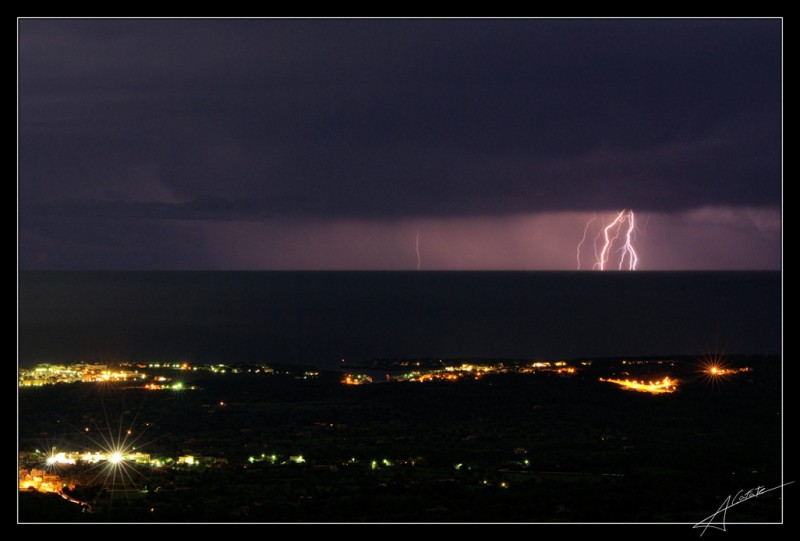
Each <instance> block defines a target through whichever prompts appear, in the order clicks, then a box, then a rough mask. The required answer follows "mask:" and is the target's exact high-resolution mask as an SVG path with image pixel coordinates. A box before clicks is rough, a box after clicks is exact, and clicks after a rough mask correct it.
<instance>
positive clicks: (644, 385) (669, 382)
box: [600, 377, 678, 394]
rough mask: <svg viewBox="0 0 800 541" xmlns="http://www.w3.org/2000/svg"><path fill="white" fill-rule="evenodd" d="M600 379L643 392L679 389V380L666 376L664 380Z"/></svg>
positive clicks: (671, 391) (664, 391)
mask: <svg viewBox="0 0 800 541" xmlns="http://www.w3.org/2000/svg"><path fill="white" fill-rule="evenodd" d="M600 381H605V382H608V383H615V384H617V385H619V386H620V387H622V388H623V389H627V390H629V391H639V392H642V393H650V394H663V393H674V392H675V391H676V390H677V389H678V381H677V380H674V379H670V378H668V377H665V378H664V379H662V380H658V381H648V382H644V381H632V380H629V379H625V380H621V379H611V378H609V379H605V378H600Z"/></svg>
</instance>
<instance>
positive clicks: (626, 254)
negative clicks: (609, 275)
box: [577, 209, 639, 271]
mask: <svg viewBox="0 0 800 541" xmlns="http://www.w3.org/2000/svg"><path fill="white" fill-rule="evenodd" d="M595 217H596V215H595V216H593V217H592V219H591V220H589V221H588V222H587V223H586V227H585V228H584V230H583V238H582V239H581V241H580V243H578V248H577V258H578V269H580V268H581V261H580V254H581V246H582V245H583V243H584V241H585V240H586V234H587V231H588V229H589V225H590V224H591V223H592V222H593V221H594V219H595ZM602 221H603V224H602V225H601V227H600V229H599V231H598V232H597V235H596V236H595V238H594V256H595V262H594V265H593V266H592V269H599V270H601V271H602V270H605V269H606V266H607V265H608V263H609V259H610V258H611V255H612V253H614V250H613V247H614V242H615V241H616V240H617V239H618V238H620V237H622V238H624V239H625V242H624V244H623V246H622V247H621V248H619V250H618V251H619V252H621V253H622V255H621V257H620V260H619V270H622V268H623V266H624V265H625V259H626V258H627V260H628V261H627V269H628V270H636V266H637V265H638V264H639V255H638V254H637V253H636V250H635V249H634V247H633V244H634V242H635V241H636V218H635V216H634V213H633V211H632V210H627V209H623V210H621V211H620V212H619V213H618V214H617V216H616V218H614V220H613V221H612V222H611V223H610V224H608V225H605V220H602ZM626 221H627V222H628V225H627V228H626V229H625V232H624V234H623V224H624V223H625V222H626ZM601 237H602V238H603V242H602V248H601V250H600V253H599V254H598V253H597V241H598V239H600V238H601Z"/></svg>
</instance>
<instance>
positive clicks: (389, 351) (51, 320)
mask: <svg viewBox="0 0 800 541" xmlns="http://www.w3.org/2000/svg"><path fill="white" fill-rule="evenodd" d="M17 300H18V350H17V359H18V364H19V366H32V365H35V364H38V363H64V362H78V361H98V360H99V361H115V360H116V361H143V362H154V361H159V362H173V361H188V362H193V363H240V362H245V363H296V364H310V365H315V366H317V367H319V368H320V369H335V368H337V367H339V366H340V365H341V362H342V360H344V361H345V362H347V363H350V362H354V363H355V362H363V361H369V360H372V359H399V358H425V359H428V358H434V359H435V358H442V359H445V358H447V359H576V358H594V357H610V356H636V355H641V356H653V355H656V356H659V355H664V356H670V355H709V354H711V355H728V354H766V355H774V354H779V353H780V352H781V347H782V330H783V325H782V280H781V273H780V272H777V271H763V272H762V271H751V272H738V271H736V272H731V271H720V272H641V271H636V272H575V271H572V272H424V271H423V272H275V271H269V272H231V271H226V272H95V271H85V272H53V271H51V272H39V271H35V272H34V271H23V272H20V273H19V280H18V297H17Z"/></svg>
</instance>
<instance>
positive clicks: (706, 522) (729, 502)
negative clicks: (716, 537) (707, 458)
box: [692, 481, 794, 537]
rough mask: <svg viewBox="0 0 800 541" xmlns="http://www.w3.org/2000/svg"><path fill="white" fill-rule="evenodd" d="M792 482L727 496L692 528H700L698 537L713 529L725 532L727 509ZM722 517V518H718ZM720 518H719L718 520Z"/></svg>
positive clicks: (759, 487)
mask: <svg viewBox="0 0 800 541" xmlns="http://www.w3.org/2000/svg"><path fill="white" fill-rule="evenodd" d="M792 483H794V481H789V482H788V483H784V484H782V485H778V486H776V487H773V488H764V487H763V486H758V487H756V488H751V489H750V490H748V491H747V492H745V491H744V490H740V491H739V492H737V493H736V495H735V496H728V497H727V498H725V500H724V501H723V502H722V505H720V506H719V509H717V510H716V511H715V512H714V513H712V514H710V515H708V516H707V517H706V518H704V519H703V520H701V521H700V522H698V523H697V524H695V525H694V526H692V528H702V529H703V531H702V532H700V537H702V536H703V534H704V533H706V530H707V529H709V528H713V529H715V530H722V531H723V532H724V531H727V530H726V529H725V528H726V525H725V519H726V517H727V516H728V509H730V508H731V507H733V506H735V505H739V504H740V503H742V502H746V501H747V500H752V499H753V498H758V497H759V496H761V495H763V494H766V493H767V492H772V491H773V490H778V489H779V488H783V487H785V486H786V485H791V484H792ZM720 515H722V517H720ZM718 517H720V518H718Z"/></svg>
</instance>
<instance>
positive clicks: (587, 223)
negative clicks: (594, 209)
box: [576, 214, 597, 270]
mask: <svg viewBox="0 0 800 541" xmlns="http://www.w3.org/2000/svg"><path fill="white" fill-rule="evenodd" d="M596 218H597V214H594V215H593V216H592V219H591V220H589V221H588V222H586V227H584V228H583V238H582V239H581V241H580V242H579V243H578V249H577V254H576V257H577V258H578V270H581V246H583V242H584V241H585V240H586V232H587V231H589V224H591V223H592V222H593V221H595V219H596Z"/></svg>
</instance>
